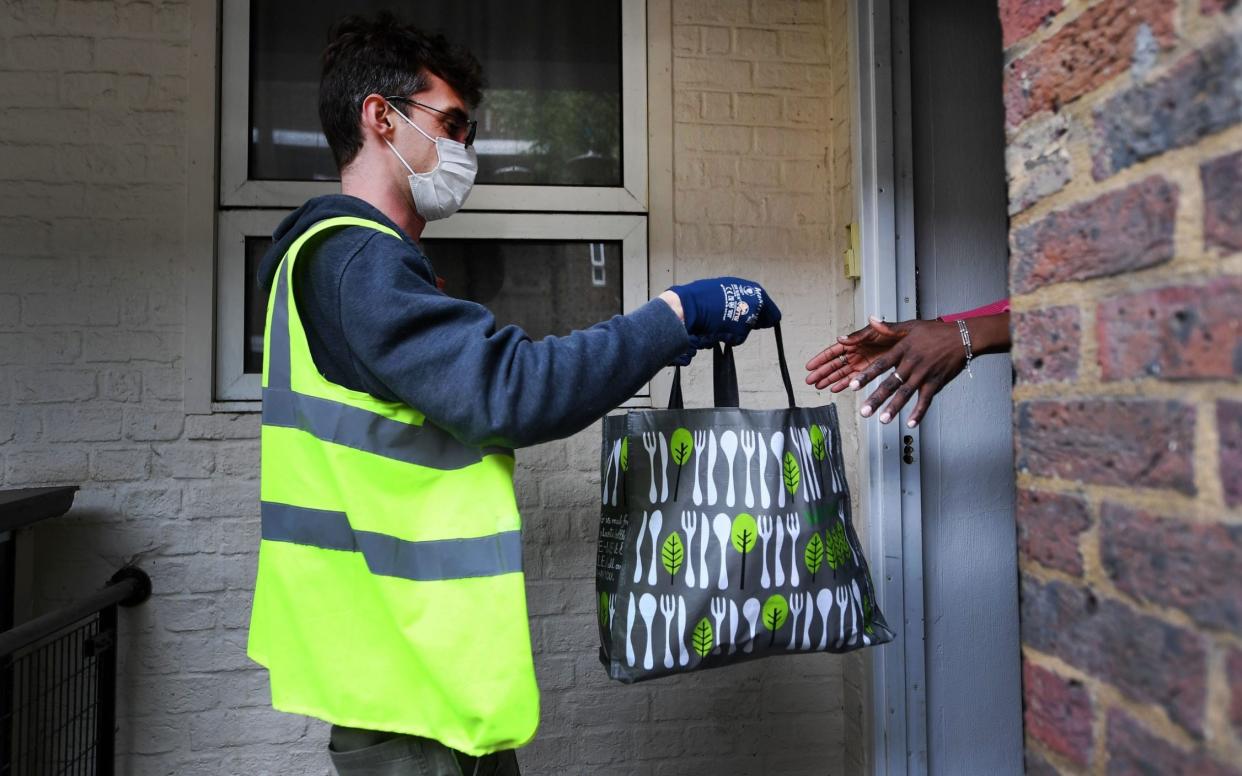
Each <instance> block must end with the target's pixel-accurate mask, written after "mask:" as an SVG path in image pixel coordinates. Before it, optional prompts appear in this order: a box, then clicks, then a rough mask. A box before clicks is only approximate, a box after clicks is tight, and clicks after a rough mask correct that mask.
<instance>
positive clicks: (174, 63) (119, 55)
mask: <svg viewBox="0 0 1242 776" xmlns="http://www.w3.org/2000/svg"><path fill="white" fill-rule="evenodd" d="M188 62H189V48H188V47H187V46H184V45H180V44H173V43H167V42H164V41H160V40H150V39H145V40H144V39H141V38H101V39H99V40H96V41H95V63H94V64H95V69H96V70H99V71H103V72H113V73H139V74H142V75H151V74H164V73H182V72H185V70H186V64H187V63H188Z"/></svg>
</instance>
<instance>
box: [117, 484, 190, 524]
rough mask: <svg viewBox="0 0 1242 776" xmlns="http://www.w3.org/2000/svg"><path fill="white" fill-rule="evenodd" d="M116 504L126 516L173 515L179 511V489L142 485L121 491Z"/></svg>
mask: <svg viewBox="0 0 1242 776" xmlns="http://www.w3.org/2000/svg"><path fill="white" fill-rule="evenodd" d="M117 506H118V508H119V509H120V511H121V514H122V515H123V516H125V517H127V518H137V517H173V516H175V515H177V514H178V513H180V512H181V489H180V488H178V487H176V486H164V487H159V486H153V485H143V486H140V487H136V488H133V489H131V490H127V491H125V492H123V493H122V494H121V497H120V501H119V503H118V505H117Z"/></svg>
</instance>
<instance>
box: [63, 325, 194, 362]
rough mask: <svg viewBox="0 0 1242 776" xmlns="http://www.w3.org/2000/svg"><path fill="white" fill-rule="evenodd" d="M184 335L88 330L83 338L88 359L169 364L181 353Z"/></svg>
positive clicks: (83, 346)
mask: <svg viewBox="0 0 1242 776" xmlns="http://www.w3.org/2000/svg"><path fill="white" fill-rule="evenodd" d="M181 346H182V342H181V335H180V333H172V332H143V331H88V332H85V333H84V337H83V340H82V353H83V359H84V360H86V361H114V362H128V361H154V362H162V363H170V362H172V361H175V360H176V359H177V358H178V357H179V356H180V355H181Z"/></svg>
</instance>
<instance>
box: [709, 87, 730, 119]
mask: <svg viewBox="0 0 1242 776" xmlns="http://www.w3.org/2000/svg"><path fill="white" fill-rule="evenodd" d="M731 118H733V98H732V96H731V95H729V94H726V93H724V92H704V93H703V120H704V121H728V120H729V119H731Z"/></svg>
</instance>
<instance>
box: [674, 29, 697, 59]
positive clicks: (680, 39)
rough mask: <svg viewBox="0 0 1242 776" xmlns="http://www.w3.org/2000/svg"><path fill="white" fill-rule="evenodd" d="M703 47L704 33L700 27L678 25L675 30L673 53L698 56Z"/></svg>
mask: <svg viewBox="0 0 1242 776" xmlns="http://www.w3.org/2000/svg"><path fill="white" fill-rule="evenodd" d="M702 45H703V31H702V29H701V28H699V27H691V26H687V25H677V26H676V27H674V28H673V53H674V54H697V53H699V50H700V48H701V47H702Z"/></svg>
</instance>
